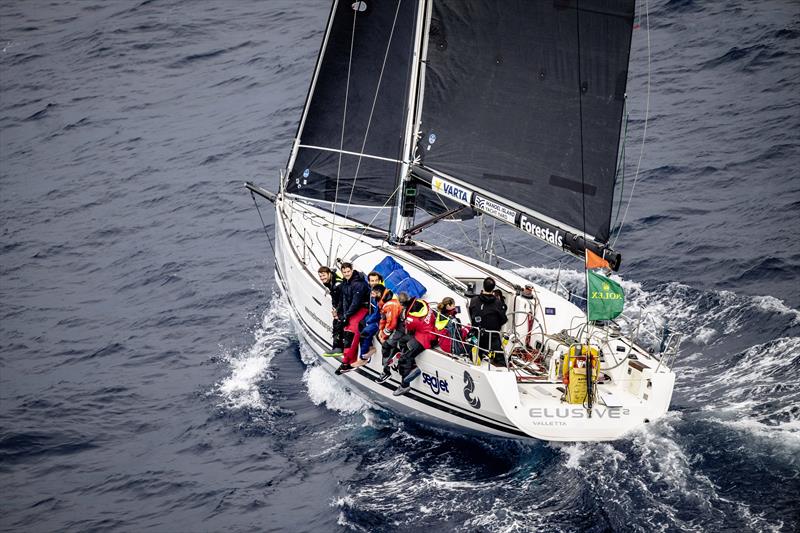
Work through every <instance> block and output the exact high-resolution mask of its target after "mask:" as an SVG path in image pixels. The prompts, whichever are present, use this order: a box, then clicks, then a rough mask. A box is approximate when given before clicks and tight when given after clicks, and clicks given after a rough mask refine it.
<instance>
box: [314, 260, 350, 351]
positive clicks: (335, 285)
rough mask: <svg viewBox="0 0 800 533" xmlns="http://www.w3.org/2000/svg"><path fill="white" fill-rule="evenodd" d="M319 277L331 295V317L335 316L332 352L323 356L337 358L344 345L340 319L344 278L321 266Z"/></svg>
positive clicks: (318, 271) (342, 323)
mask: <svg viewBox="0 0 800 533" xmlns="http://www.w3.org/2000/svg"><path fill="white" fill-rule="evenodd" d="M317 276H319V281H320V282H321V283H322V285H323V286H324V287H325V288H326V289H328V292H330V294H331V306H332V307H331V315H332V316H333V328H332V333H333V342H332V343H331V351H330V352H327V353H324V354H322V355H323V356H325V357H337V356H341V355H342V350H343V349H344V344H343V341H342V334H343V333H344V321H342V320H341V319H340V318H339V315H340V314H341V313H342V281H343V280H342V276H340V275H339V274H337V273H336V272H334V271H333V270H331V269H330V268H328V267H326V266H321V267H319V269H318V270H317Z"/></svg>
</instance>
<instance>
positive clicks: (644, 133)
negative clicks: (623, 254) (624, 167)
mask: <svg viewBox="0 0 800 533" xmlns="http://www.w3.org/2000/svg"><path fill="white" fill-rule="evenodd" d="M644 17H645V24H647V96H646V98H645V110H644V129H643V130H642V147H641V149H640V150H639V161H638V162H637V163H636V173H635V174H634V176H633V185H631V195H630V197H629V198H628V204H627V205H626V206H625V214H623V215H622V222H620V225H619V229H618V230H617V235H616V236H615V237H614V242H613V243H611V247H612V248H613V247H614V246H616V244H617V239H619V236H620V234H621V233H622V226H624V225H625V219H626V218H627V216H628V209H629V208H630V206H631V201H633V191H634V190H635V189H636V181H637V180H638V179H639V169H640V168H641V166H642V158H643V157H644V142H645V139H647V121H648V119H649V117H650V74H651V68H652V67H651V59H650V6H649V3H648V0H645V2H644Z"/></svg>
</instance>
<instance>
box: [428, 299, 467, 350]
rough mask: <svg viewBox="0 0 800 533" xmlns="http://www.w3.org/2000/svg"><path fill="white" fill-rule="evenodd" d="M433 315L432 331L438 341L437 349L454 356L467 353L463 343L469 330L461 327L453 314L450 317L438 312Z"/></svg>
mask: <svg viewBox="0 0 800 533" xmlns="http://www.w3.org/2000/svg"><path fill="white" fill-rule="evenodd" d="M435 313H436V320H435V322H434V329H435V330H436V339H437V340H438V341H439V347H440V348H441V349H442V350H444V351H445V352H448V353H452V354H454V355H462V354H465V353H467V348H466V346H464V342H463V341H464V338H465V337H466V335H467V334H468V333H469V329H470V328H465V327H462V326H461V323H460V322H459V321H458V319H457V318H456V317H455V314H454V315H453V316H450V315H448V314H446V313H441V312H439V311H438V310H437V311H436V312H435Z"/></svg>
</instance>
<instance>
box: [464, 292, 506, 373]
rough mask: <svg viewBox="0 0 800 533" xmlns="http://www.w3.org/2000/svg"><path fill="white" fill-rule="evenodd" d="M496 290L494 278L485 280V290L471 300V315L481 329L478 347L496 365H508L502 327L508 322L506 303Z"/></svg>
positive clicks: (473, 323)
mask: <svg viewBox="0 0 800 533" xmlns="http://www.w3.org/2000/svg"><path fill="white" fill-rule="evenodd" d="M494 290H495V281H494V278H491V277H489V278H486V279H485V280H483V290H482V291H481V293H480V294H479V295H478V296H475V297H473V298H472V300H470V302H469V317H470V320H471V321H472V325H473V326H475V327H477V328H479V330H480V334H479V336H478V348H479V349H480V352H481V354H482V355H488V356H489V358H490V359H491V360H492V363H493V364H494V365H495V366H506V356H505V353H504V352H503V340H502V337H501V335H502V334H501V333H500V328H501V327H503V324H505V323H506V322H508V317H507V316H506V313H505V310H504V309H505V303H504V302H502V301H501V300H500V299H499V298H498V297H497V296H495V294H494V293H493V291H494ZM501 295H502V293H501Z"/></svg>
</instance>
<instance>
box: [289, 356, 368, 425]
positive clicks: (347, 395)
mask: <svg viewBox="0 0 800 533" xmlns="http://www.w3.org/2000/svg"><path fill="white" fill-rule="evenodd" d="M342 379H344V378H342ZM303 382H304V383H305V384H306V389H307V390H308V397H309V398H311V401H312V402H314V405H322V404H325V407H327V408H328V409H331V410H333V411H339V412H340V413H345V414H353V413H359V412H362V411H364V410H366V409H368V408H369V406H370V405H369V403H368V402H367V401H366V400H364V399H363V398H361V397H360V396H358V395H356V394H354V393H352V392H350V391H349V390H347V389H346V388H345V387H344V385H343V383H342V381H341V380H340V379H337V378H336V377H334V376H332V375H331V374H329V373H328V372H327V371H326V370H325V369H324V368H322V367H321V366H312V367H309V368H308V369H306V371H305V373H304V374H303Z"/></svg>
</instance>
